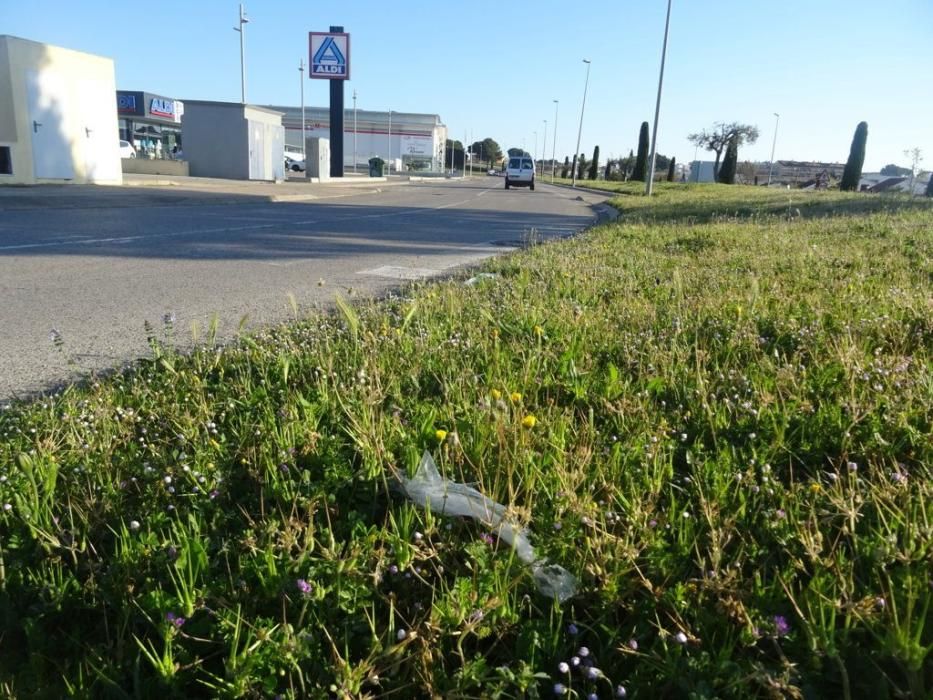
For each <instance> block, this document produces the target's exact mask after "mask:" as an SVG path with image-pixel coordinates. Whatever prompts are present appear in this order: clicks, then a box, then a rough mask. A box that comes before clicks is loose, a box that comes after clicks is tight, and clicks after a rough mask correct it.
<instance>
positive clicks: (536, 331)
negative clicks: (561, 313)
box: [534, 326, 544, 335]
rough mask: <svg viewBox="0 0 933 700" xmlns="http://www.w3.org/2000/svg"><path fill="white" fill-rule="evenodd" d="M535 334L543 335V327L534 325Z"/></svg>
mask: <svg viewBox="0 0 933 700" xmlns="http://www.w3.org/2000/svg"><path fill="white" fill-rule="evenodd" d="M534 331H535V335H544V329H543V328H542V327H541V326H535V328H534Z"/></svg>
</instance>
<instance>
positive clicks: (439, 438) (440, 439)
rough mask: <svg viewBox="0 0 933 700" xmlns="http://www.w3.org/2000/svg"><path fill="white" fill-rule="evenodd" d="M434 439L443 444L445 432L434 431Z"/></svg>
mask: <svg viewBox="0 0 933 700" xmlns="http://www.w3.org/2000/svg"><path fill="white" fill-rule="evenodd" d="M434 437H436V438H437V441H438V442H444V440H446V439H447V431H446V430H443V429H441V428H438V429H437V430H435V431H434Z"/></svg>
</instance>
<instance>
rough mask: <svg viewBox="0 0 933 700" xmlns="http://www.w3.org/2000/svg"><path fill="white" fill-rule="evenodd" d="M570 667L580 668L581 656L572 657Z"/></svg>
mask: <svg viewBox="0 0 933 700" xmlns="http://www.w3.org/2000/svg"><path fill="white" fill-rule="evenodd" d="M570 665H571V666H573V667H574V668H576V667H577V666H579V665H580V657H579V656H571V657H570Z"/></svg>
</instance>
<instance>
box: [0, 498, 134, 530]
mask: <svg viewBox="0 0 933 700" xmlns="http://www.w3.org/2000/svg"><path fill="white" fill-rule="evenodd" d="M8 505H10V504H9V503H7V504H6V505H5V506H3V510H9V508H7V506H8ZM138 529H139V521H138V520H130V530H132V531H133V532H136V531H137V530H138Z"/></svg>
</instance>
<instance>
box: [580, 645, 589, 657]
mask: <svg viewBox="0 0 933 700" xmlns="http://www.w3.org/2000/svg"><path fill="white" fill-rule="evenodd" d="M589 655H590V650H589V649H587V648H586V647H580V648H579V649H577V656H579V657H581V658H584V659H585V658H586V657H587V656H589Z"/></svg>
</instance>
